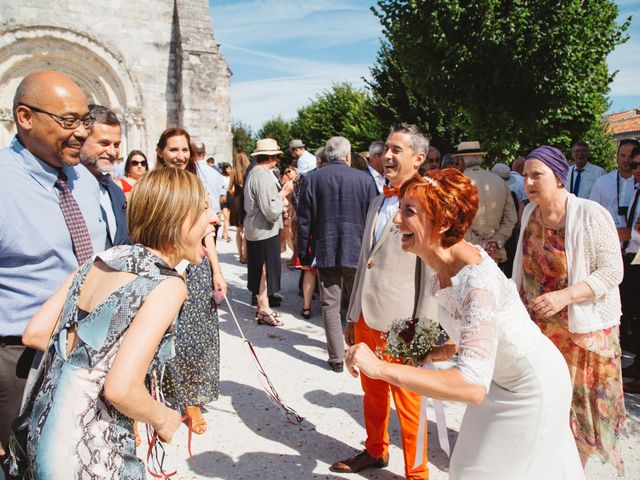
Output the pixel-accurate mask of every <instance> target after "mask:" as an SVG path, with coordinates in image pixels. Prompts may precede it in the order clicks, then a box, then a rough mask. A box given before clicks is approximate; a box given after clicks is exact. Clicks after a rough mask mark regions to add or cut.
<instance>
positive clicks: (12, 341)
mask: <svg viewBox="0 0 640 480" xmlns="http://www.w3.org/2000/svg"><path fill="white" fill-rule="evenodd" d="M0 345H22V337H18V336H15V335H14V336H8V337H0Z"/></svg>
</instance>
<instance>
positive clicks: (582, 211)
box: [512, 194, 623, 333]
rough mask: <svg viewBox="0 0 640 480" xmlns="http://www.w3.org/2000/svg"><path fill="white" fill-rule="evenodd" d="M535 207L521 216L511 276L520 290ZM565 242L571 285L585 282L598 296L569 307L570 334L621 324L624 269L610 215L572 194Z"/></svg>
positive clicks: (528, 206)
mask: <svg viewBox="0 0 640 480" xmlns="http://www.w3.org/2000/svg"><path fill="white" fill-rule="evenodd" d="M536 208H537V205H534V204H533V203H530V204H529V205H527V206H526V208H525V209H524V212H523V214H522V227H521V228H520V239H519V240H518V248H517V250H516V256H515V259H514V261H513V276H512V279H513V281H514V282H515V283H516V286H517V287H518V291H519V290H520V287H521V285H522V276H523V258H522V239H523V237H524V231H525V229H526V227H527V225H528V223H529V219H530V218H531V215H532V214H533V212H534V211H535V209H536ZM564 241H565V245H564V246H565V252H566V256H567V268H568V272H567V274H568V282H567V283H568V285H569V286H571V285H575V284H577V283H579V282H582V281H584V282H585V283H586V284H587V285H589V287H590V288H591V290H593V293H594V294H595V298H594V300H587V301H585V302H580V303H573V304H570V305H569V306H568V314H569V331H571V332H575V333H587V332H594V331H597V330H603V329H605V328H609V327H612V326H615V325H620V315H621V307H620V292H619V290H618V284H619V283H620V282H621V281H622V275H623V266H622V255H621V253H620V241H619V240H618V235H617V231H616V227H615V225H614V224H613V220H612V218H611V215H610V214H609V212H608V211H607V210H605V209H604V208H603V207H602V206H600V205H599V204H597V203H596V202H593V201H591V200H586V199H583V198H578V197H576V196H575V195H573V194H570V195H569V197H568V199H567V217H566V223H565V233H564Z"/></svg>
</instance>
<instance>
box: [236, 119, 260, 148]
mask: <svg viewBox="0 0 640 480" xmlns="http://www.w3.org/2000/svg"><path fill="white" fill-rule="evenodd" d="M231 135H232V137H233V151H234V152H246V153H247V154H249V153H251V152H253V149H254V148H255V146H256V141H255V139H254V138H253V132H252V131H251V127H249V126H248V125H245V124H244V123H242V122H240V121H238V120H234V121H233V122H231Z"/></svg>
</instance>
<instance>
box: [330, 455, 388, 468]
mask: <svg viewBox="0 0 640 480" xmlns="http://www.w3.org/2000/svg"><path fill="white" fill-rule="evenodd" d="M387 465H389V454H387V455H385V456H384V457H382V458H373V457H372V456H371V455H369V454H368V453H367V451H366V450H363V451H361V452H360V453H356V454H355V455H354V456H353V457H349V458H347V459H346V460H341V461H339V462H336V463H334V464H333V465H331V466H330V467H329V470H331V471H332V472H338V473H358V472H360V471H362V470H365V469H367V468H384V467H386V466H387Z"/></svg>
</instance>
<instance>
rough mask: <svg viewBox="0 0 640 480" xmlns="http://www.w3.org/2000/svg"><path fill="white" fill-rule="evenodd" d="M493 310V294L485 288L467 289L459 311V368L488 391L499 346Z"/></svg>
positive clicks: (467, 378) (495, 308) (494, 308)
mask: <svg viewBox="0 0 640 480" xmlns="http://www.w3.org/2000/svg"><path fill="white" fill-rule="evenodd" d="M496 312H497V305H496V300H495V297H494V294H493V293H492V292H491V291H489V290H486V289H484V288H474V289H472V290H469V292H468V293H467V294H466V296H465V297H464V301H463V303H462V307H461V310H460V314H461V319H460V321H461V327H460V342H459V345H458V352H459V353H458V368H459V370H460V372H462V375H463V376H464V379H465V380H466V381H467V382H468V383H471V384H475V385H483V386H484V387H485V388H486V389H487V391H489V385H490V384H491V378H492V377H493V369H494V366H495V360H496V352H497V349H498V332H497V327H496Z"/></svg>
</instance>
